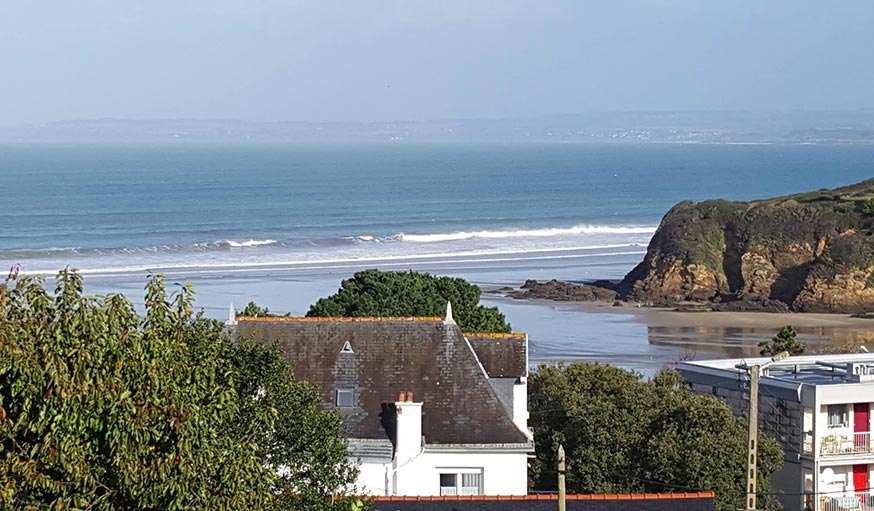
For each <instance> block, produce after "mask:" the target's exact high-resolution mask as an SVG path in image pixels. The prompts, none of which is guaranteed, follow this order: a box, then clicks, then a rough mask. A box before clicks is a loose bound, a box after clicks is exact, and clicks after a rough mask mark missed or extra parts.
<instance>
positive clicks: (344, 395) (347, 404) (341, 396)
mask: <svg viewBox="0 0 874 511" xmlns="http://www.w3.org/2000/svg"><path fill="white" fill-rule="evenodd" d="M337 406H338V407H340V408H351V407H353V406H355V391H354V390H352V389H337Z"/></svg>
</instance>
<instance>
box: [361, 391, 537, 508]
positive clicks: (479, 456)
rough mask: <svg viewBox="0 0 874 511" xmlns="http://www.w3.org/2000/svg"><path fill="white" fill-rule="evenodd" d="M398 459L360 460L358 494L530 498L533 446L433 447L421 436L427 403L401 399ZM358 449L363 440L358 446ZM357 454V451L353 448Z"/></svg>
mask: <svg viewBox="0 0 874 511" xmlns="http://www.w3.org/2000/svg"><path fill="white" fill-rule="evenodd" d="M395 406H396V409H397V410H398V412H399V413H398V431H397V447H396V449H395V453H394V456H393V457H391V456H386V457H384V458H383V459H374V458H372V457H371V458H369V459H360V458H359V459H357V460H356V461H357V462H358V463H359V470H360V472H359V475H358V481H357V482H356V488H357V489H358V491H359V493H361V494H365V495H372V496H390V495H399V496H440V495H526V494H527V489H528V455H529V454H530V453H531V444H530V443H519V444H516V445H512V444H502V445H489V444H480V445H476V444H454V445H453V444H433V445H428V444H427V443H426V442H425V441H424V440H423V438H422V426H421V419H422V413H421V411H422V407H423V406H424V404H423V403H417V402H413V401H398V402H396V403H395ZM355 445H356V446H359V447H360V445H361V444H360V442H359V443H356V444H355ZM353 453H354V449H353Z"/></svg>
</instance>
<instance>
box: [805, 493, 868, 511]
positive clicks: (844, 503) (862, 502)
mask: <svg viewBox="0 0 874 511" xmlns="http://www.w3.org/2000/svg"><path fill="white" fill-rule="evenodd" d="M819 511H874V500H872V497H871V496H870V495H861V494H860V495H848V496H846V497H822V498H820V499H819Z"/></svg>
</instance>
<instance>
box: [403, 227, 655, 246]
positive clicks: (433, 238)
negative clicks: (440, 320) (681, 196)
mask: <svg viewBox="0 0 874 511" xmlns="http://www.w3.org/2000/svg"><path fill="white" fill-rule="evenodd" d="M655 231H656V227H655V226H612V225H575V226H573V227H566V228H562V227H550V228H546V229H521V230H514V231H458V232H449V233H437V234H404V233H399V234H397V235H395V236H393V238H394V239H397V240H400V241H406V242H412V243H436V242H440V241H459V240H469V239H475V238H480V239H501V238H543V237H552V236H573V235H585V234H652V233H654V232H655Z"/></svg>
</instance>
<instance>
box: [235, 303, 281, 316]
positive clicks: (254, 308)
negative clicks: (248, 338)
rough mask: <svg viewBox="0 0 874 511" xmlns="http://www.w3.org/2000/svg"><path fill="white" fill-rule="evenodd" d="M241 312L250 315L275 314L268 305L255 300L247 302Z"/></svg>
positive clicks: (243, 314)
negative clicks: (259, 303)
mask: <svg viewBox="0 0 874 511" xmlns="http://www.w3.org/2000/svg"><path fill="white" fill-rule="evenodd" d="M239 314H240V316H249V317H255V316H273V314H271V313H270V309H268V308H267V307H261V306H260V305H258V304H257V303H255V302H249V303H248V304H246V306H245V307H244V308H243V310H241V311H240V313H239Z"/></svg>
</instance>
